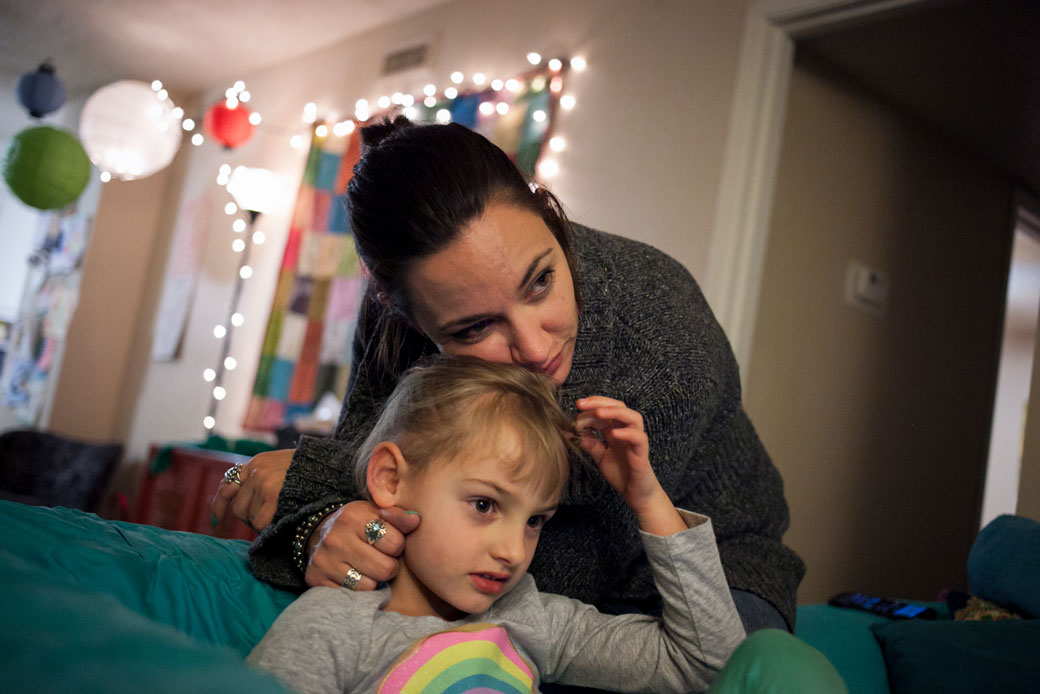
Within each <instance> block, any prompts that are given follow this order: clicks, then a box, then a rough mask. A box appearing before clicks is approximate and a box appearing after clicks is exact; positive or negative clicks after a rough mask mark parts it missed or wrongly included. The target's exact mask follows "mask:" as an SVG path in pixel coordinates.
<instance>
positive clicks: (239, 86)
mask: <svg viewBox="0 0 1040 694" xmlns="http://www.w3.org/2000/svg"><path fill="white" fill-rule="evenodd" d="M232 89H234V90H235V91H236V92H244V91H245V90H246V83H245V82H243V81H242V80H236V81H235V86H234V87H232Z"/></svg>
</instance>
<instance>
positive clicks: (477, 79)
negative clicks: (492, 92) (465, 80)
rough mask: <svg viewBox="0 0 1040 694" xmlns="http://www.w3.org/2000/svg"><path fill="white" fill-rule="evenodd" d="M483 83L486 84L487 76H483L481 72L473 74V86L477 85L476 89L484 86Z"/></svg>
mask: <svg viewBox="0 0 1040 694" xmlns="http://www.w3.org/2000/svg"><path fill="white" fill-rule="evenodd" d="M485 82H487V75H485V74H484V73H483V72H476V73H474V74H473V84H475V85H477V86H478V87H482V86H484V83H485Z"/></svg>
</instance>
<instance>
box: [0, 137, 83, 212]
mask: <svg viewBox="0 0 1040 694" xmlns="http://www.w3.org/2000/svg"><path fill="white" fill-rule="evenodd" d="M4 180H5V181H6V182H7V186H8V187H9V188H10V189H11V192H12V193H14V194H15V195H16V196H18V199H19V200H21V201H22V202H24V203H25V204H26V205H29V206H31V207H35V208H37V209H40V210H54V209H58V208H61V207H65V206H66V205H68V204H69V203H71V202H72V201H74V200H75V199H76V198H78V197H79V196H80V194H81V193H82V192H83V189H84V188H86V187H87V181H88V180H90V160H89V159H87V153H86V152H84V151H83V145H81V144H80V143H79V140H77V139H76V138H75V137H74V136H72V135H70V134H69V133H67V132H65V131H64V130H58V129H56V128H51V127H48V126H45V125H43V126H38V127H34V128H26V129H25V130H23V131H22V132H20V133H18V134H17V135H15V136H14V137H13V138H11V146H10V147H8V148H7V155H6V156H5V157H4Z"/></svg>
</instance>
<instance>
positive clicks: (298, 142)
mask: <svg viewBox="0 0 1040 694" xmlns="http://www.w3.org/2000/svg"><path fill="white" fill-rule="evenodd" d="M289 146H290V147H292V148H293V149H303V138H302V137H300V136H299V135H293V136H292V137H290V138H289Z"/></svg>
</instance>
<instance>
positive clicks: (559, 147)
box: [549, 135, 567, 152]
mask: <svg viewBox="0 0 1040 694" xmlns="http://www.w3.org/2000/svg"><path fill="white" fill-rule="evenodd" d="M549 149H551V150H552V151H554V152H562V151H563V150H565V149H567V141H566V140H564V139H563V138H562V137H560V136H559V135H557V136H556V137H552V138H549Z"/></svg>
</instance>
